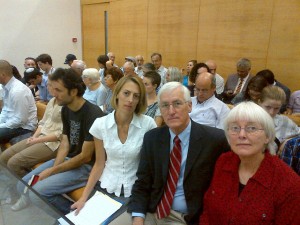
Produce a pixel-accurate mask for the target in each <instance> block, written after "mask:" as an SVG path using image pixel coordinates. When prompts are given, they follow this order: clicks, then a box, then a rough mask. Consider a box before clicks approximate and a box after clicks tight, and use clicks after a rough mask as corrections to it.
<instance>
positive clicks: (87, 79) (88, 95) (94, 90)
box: [82, 68, 108, 106]
mask: <svg viewBox="0 0 300 225" xmlns="http://www.w3.org/2000/svg"><path fill="white" fill-rule="evenodd" d="M82 80H83V82H84V84H85V85H86V89H85V92H84V94H83V98H84V99H85V100H88V101H89V102H90V103H93V104H95V105H98V106H102V105H103V104H104V103H105V100H106V97H107V94H108V90H107V88H106V87H105V86H104V85H103V84H102V83H101V82H100V74H99V72H98V70H97V69H95V68H88V69H85V70H84V71H83V72H82Z"/></svg>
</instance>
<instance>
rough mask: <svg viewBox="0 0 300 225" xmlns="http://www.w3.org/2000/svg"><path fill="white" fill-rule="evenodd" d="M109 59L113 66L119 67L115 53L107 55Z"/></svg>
mask: <svg viewBox="0 0 300 225" xmlns="http://www.w3.org/2000/svg"><path fill="white" fill-rule="evenodd" d="M107 57H108V58H109V61H110V62H111V65H112V66H114V67H118V66H117V64H116V63H115V60H116V56H115V53H113V52H109V53H107Z"/></svg>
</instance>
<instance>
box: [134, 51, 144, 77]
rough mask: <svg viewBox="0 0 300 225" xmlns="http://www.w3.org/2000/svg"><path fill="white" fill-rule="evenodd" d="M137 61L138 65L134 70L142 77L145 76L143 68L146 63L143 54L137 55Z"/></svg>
mask: <svg viewBox="0 0 300 225" xmlns="http://www.w3.org/2000/svg"><path fill="white" fill-rule="evenodd" d="M135 61H136V67H135V69H134V72H135V73H136V74H137V75H138V76H139V77H140V78H143V75H144V72H143V69H142V66H143V64H144V57H143V56H141V55H137V56H136V57H135Z"/></svg>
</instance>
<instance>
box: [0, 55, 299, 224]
mask: <svg viewBox="0 0 300 225" xmlns="http://www.w3.org/2000/svg"><path fill="white" fill-rule="evenodd" d="M115 58H116V56H115V54H114V53H113V52H109V53H108V54H107V55H100V56H99V57H98V58H97V62H98V65H99V69H96V68H88V67H87V65H86V64H85V62H84V61H82V60H79V59H77V58H76V56H75V55H73V54H68V55H67V56H66V60H65V62H64V64H68V65H69V66H70V68H68V69H63V68H54V67H53V66H52V58H51V56H50V55H48V54H41V55H39V56H38V57H37V58H32V57H28V58H26V59H25V63H24V67H25V71H24V77H23V78H22V77H21V76H20V74H19V73H18V72H14V71H16V68H15V69H14V67H13V66H11V65H10V63H9V62H7V61H6V60H0V84H1V85H0V86H1V88H0V100H1V102H2V104H1V114H0V144H1V148H2V149H1V151H0V163H1V164H4V165H6V166H7V167H8V169H9V170H11V171H13V172H14V173H15V174H16V175H17V176H19V177H20V179H23V181H24V182H25V183H28V182H29V181H30V179H31V177H32V176H33V175H37V176H38V182H37V183H36V184H35V185H34V186H33V187H32V188H33V189H34V190H35V191H36V192H37V193H39V195H40V197H41V198H40V197H37V195H34V194H32V193H31V192H30V193H28V192H27V193H25V192H24V188H25V186H24V184H23V183H22V182H19V183H18V185H17V192H16V193H15V195H16V196H18V197H17V201H16V202H13V205H12V206H11V209H12V210H13V211H19V210H22V209H24V208H25V207H27V206H28V205H29V204H34V205H36V206H38V207H39V208H41V209H43V207H44V206H43V200H42V199H44V200H46V201H47V202H49V203H50V204H51V205H53V206H54V207H55V208H57V209H58V210H59V211H60V212H61V213H63V214H67V213H69V212H70V210H76V212H75V213H76V214H80V211H81V210H82V208H84V206H85V203H86V202H87V201H88V199H89V198H90V197H91V196H92V195H93V194H94V193H95V192H96V191H100V192H102V193H105V194H107V195H109V196H110V197H112V198H114V199H116V200H117V201H120V202H122V203H123V206H122V207H121V208H120V209H119V210H118V211H117V212H116V213H115V214H114V215H113V216H112V217H111V218H110V223H109V224H115V225H120V224H122V225H123V224H134V225H142V224H146V225H153V224H189V225H194V224H229V223H233V224H261V223H266V224H291V225H292V224H297V223H299V221H300V214H299V210H300V177H299V175H300V127H299V126H298V125H299V124H298V125H297V124H296V123H295V122H294V121H293V119H294V118H299V117H297V116H299V114H300V90H299V91H296V92H294V93H292V94H291V92H290V90H289V88H288V87H286V86H285V85H283V84H282V83H280V82H279V81H277V80H276V79H275V76H274V74H273V73H272V71H270V70H268V69H263V70H261V71H259V72H258V73H257V74H256V75H255V76H254V75H252V74H251V62H250V60H249V59H247V58H241V59H240V60H238V62H237V63H236V69H237V70H236V73H234V74H232V75H229V76H228V78H227V80H226V82H224V78H222V76H221V75H219V74H218V73H217V64H216V62H214V61H213V60H207V61H206V62H205V63H204V62H200V63H199V62H197V60H190V61H188V63H187V68H186V70H184V69H181V70H180V69H179V68H177V67H168V68H166V67H164V66H163V65H162V56H161V54H159V53H153V54H152V55H151V61H152V62H151V63H150V62H149V63H144V58H143V56H141V55H137V56H136V57H132V56H127V57H125V61H124V65H123V66H122V67H118V66H117V65H116V64H115ZM40 69H41V70H40ZM184 71H185V72H184ZM18 74H19V75H18ZM37 102H38V103H42V104H45V105H46V109H45V112H44V115H43V117H42V119H41V120H40V121H38V119H37V105H36V104H37ZM291 115H292V116H291ZM289 117H290V118H289ZM291 118H292V119H291ZM8 143H10V144H11V145H9V144H8ZM37 164H39V165H38V166H37ZM0 172H1V171H0ZM79 188H84V189H83V191H82V193H81V195H80V197H79V198H77V199H70V198H68V197H66V196H65V194H67V193H70V192H72V191H74V190H78V189H79ZM44 210H45V211H46V209H44ZM245 212H247V213H245ZM48 213H50V212H48ZM99 213H101V212H99ZM53 216H54V215H53Z"/></svg>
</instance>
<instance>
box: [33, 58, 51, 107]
mask: <svg viewBox="0 0 300 225" xmlns="http://www.w3.org/2000/svg"><path fill="white" fill-rule="evenodd" d="M36 61H37V64H38V66H39V67H40V68H41V69H42V70H43V71H44V73H43V80H42V83H41V84H40V86H39V96H36V100H39V99H46V101H47V102H48V101H50V99H51V98H52V96H51V95H47V96H43V94H44V93H47V83H48V76H49V75H50V74H52V73H53V72H54V71H55V68H54V67H53V66H52V58H51V56H50V55H48V54H41V55H39V56H38V57H37V58H36ZM42 89H43V90H42Z"/></svg>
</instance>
